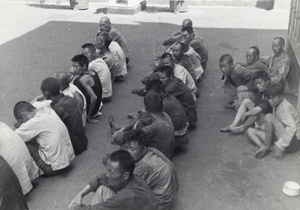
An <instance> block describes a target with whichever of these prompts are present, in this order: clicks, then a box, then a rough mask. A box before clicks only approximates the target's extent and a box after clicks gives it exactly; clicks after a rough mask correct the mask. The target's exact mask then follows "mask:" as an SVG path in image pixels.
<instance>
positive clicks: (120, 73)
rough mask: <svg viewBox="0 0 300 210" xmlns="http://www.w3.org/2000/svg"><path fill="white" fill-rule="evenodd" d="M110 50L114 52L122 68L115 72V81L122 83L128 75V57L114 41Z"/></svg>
mask: <svg viewBox="0 0 300 210" xmlns="http://www.w3.org/2000/svg"><path fill="white" fill-rule="evenodd" d="M108 48H109V50H110V51H111V52H112V54H113V55H114V57H116V60H118V61H119V65H120V68H118V70H117V71H116V72H115V73H116V74H115V77H116V78H115V80H116V81H119V80H120V81H121V80H122V79H123V78H124V76H125V75H126V74H127V65H126V57H125V54H124V52H123V50H122V48H121V47H120V45H119V44H118V43H117V42H116V41H112V42H111V43H110V45H109V47H108Z"/></svg>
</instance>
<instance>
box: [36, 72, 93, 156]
mask: <svg viewBox="0 0 300 210" xmlns="http://www.w3.org/2000/svg"><path fill="white" fill-rule="evenodd" d="M59 89H60V84H59V82H58V80H57V79H55V78H53V77H48V78H46V79H44V80H43V81H42V84H41V91H42V93H43V95H44V97H45V98H46V99H47V100H51V101H52V102H51V104H50V106H51V107H52V109H53V110H54V111H55V112H56V114H57V115H58V116H59V117H60V119H61V120H62V121H63V123H64V124H65V125H66V127H67V128H68V131H69V135H70V138H71V142H72V146H73V149H74V153H75V155H80V154H81V153H83V152H84V151H85V150H87V145H88V140H87V137H86V135H85V133H84V128H83V123H82V118H81V113H80V110H79V109H78V107H77V106H76V102H75V100H74V99H73V98H71V97H69V96H65V95H64V94H63V93H60V91H59Z"/></svg>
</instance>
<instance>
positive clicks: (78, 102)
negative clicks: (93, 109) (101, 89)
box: [73, 92, 84, 113]
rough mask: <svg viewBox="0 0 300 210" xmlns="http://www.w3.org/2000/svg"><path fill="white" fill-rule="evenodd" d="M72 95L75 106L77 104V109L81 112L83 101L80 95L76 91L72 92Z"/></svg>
mask: <svg viewBox="0 0 300 210" xmlns="http://www.w3.org/2000/svg"><path fill="white" fill-rule="evenodd" d="M73 96H74V99H75V101H76V103H77V106H78V108H79V110H80V111H81V113H82V112H83V107H84V102H83V98H82V96H81V95H80V94H79V93H77V92H75V93H74V94H73Z"/></svg>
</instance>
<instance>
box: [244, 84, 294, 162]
mask: <svg viewBox="0 0 300 210" xmlns="http://www.w3.org/2000/svg"><path fill="white" fill-rule="evenodd" d="M283 94H284V87H283V86H282V85H280V84H275V85H272V86H271V87H269V88H268V89H267V91H266V94H265V95H266V97H267V98H268V101H269V103H270V105H271V106H272V107H273V108H274V109H275V112H274V113H273V114H271V113H270V114H267V115H266V116H265V129H264V130H260V129H257V128H248V130H247V134H248V136H249V137H250V139H251V140H252V142H253V143H254V144H255V145H256V146H258V148H259V149H258V151H257V152H256V154H255V157H256V158H257V159H261V158H263V157H264V156H266V155H267V154H268V152H269V151H270V148H271V146H272V144H273V143H274V147H273V148H274V149H273V151H274V153H275V157H277V158H282V157H283V153H284V152H286V153H293V152H296V151H298V149H299V140H298V139H300V122H299V116H298V112H297V110H296V109H295V108H294V107H293V105H292V104H290V103H289V102H288V101H287V100H286V99H285V98H284V96H283Z"/></svg>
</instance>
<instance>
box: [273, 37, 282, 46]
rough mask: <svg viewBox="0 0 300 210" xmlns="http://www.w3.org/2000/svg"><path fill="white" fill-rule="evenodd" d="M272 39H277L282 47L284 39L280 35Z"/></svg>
mask: <svg viewBox="0 0 300 210" xmlns="http://www.w3.org/2000/svg"><path fill="white" fill-rule="evenodd" d="M274 40H279V41H280V44H281V46H282V47H284V39H283V38H282V37H275V38H274Z"/></svg>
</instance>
